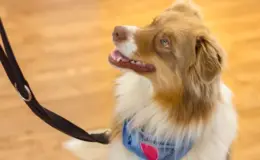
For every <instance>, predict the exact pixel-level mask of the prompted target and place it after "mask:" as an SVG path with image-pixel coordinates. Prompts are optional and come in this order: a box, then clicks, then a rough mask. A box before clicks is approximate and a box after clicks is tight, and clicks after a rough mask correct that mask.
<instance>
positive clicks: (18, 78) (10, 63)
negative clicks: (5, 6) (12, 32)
mask: <svg viewBox="0 0 260 160" xmlns="http://www.w3.org/2000/svg"><path fill="white" fill-rule="evenodd" d="M0 34H1V38H2V42H3V45H4V48H3V47H2V46H1V45H0V60H1V63H2V65H3V67H4V70H5V72H6V74H7V76H8V78H9V80H10V81H11V83H12V85H13V86H14V87H15V89H16V90H17V91H18V93H19V94H20V96H21V97H22V99H23V100H24V102H25V103H26V104H27V105H28V107H29V108H30V109H31V110H32V112H33V113H35V114H36V115H37V116H38V117H39V118H40V119H42V120H43V121H44V122H46V123H47V124H49V125H50V126H52V127H53V128H56V129H57V130H59V131H61V132H63V133H65V134H67V135H69V136H72V137H74V138H76V139H79V140H83V141H88V142H98V143H101V144H108V143H109V132H104V133H98V134H89V133H88V132H86V131H84V130H83V129H81V128H80V127H78V126H76V125H75V124H73V123H71V122H70V121H68V120H66V119H65V118H63V117H61V116H59V115H58V114H56V113H54V112H52V111H50V110H48V109H46V108H44V107H43V106H41V105H40V103H39V102H38V101H37V100H36V98H35V96H34V94H33V92H32V90H31V88H30V85H29V83H28V82H27V81H26V79H25V78H24V76H23V73H22V71H21V69H20V67H19V65H18V63H17V61H16V58H15V56H14V54H13V51H12V48H11V45H10V43H9V41H8V38H7V35H6V31H5V29H4V26H3V23H2V20H1V18H0Z"/></svg>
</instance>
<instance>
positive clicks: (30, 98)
mask: <svg viewBox="0 0 260 160" xmlns="http://www.w3.org/2000/svg"><path fill="white" fill-rule="evenodd" d="M14 86H15V89H16V91H17V92H18V93H19V95H20V97H21V98H22V99H23V100H24V101H26V102H30V101H31V100H32V93H31V91H30V89H29V87H28V86H27V85H24V89H25V90H26V92H27V95H28V98H24V97H23V96H22V95H21V93H20V92H19V91H18V89H17V84H16V83H15V84H14Z"/></svg>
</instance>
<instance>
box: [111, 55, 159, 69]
mask: <svg viewBox="0 0 260 160" xmlns="http://www.w3.org/2000/svg"><path fill="white" fill-rule="evenodd" d="M109 62H110V63H112V64H113V65H115V66H117V67H119V68H127V69H131V70H134V71H136V72H154V71H155V67H154V66H153V65H152V64H145V63H143V62H141V61H137V60H132V59H130V58H128V57H126V56H124V55H123V54H122V53H121V52H120V51H118V50H114V51H112V52H111V53H110V55H109Z"/></svg>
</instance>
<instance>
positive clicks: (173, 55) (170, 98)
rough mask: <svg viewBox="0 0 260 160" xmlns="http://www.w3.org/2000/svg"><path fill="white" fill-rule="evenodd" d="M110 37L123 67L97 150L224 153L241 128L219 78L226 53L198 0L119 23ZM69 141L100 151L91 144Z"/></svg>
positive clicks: (166, 155) (147, 156) (175, 159)
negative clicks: (139, 23)
mask: <svg viewBox="0 0 260 160" xmlns="http://www.w3.org/2000/svg"><path fill="white" fill-rule="evenodd" d="M113 42H114V44H115V50H114V51H112V53H111V54H110V55H109V58H108V59H109V62H110V63H111V64H112V65H113V66H115V67H116V68H119V69H120V70H121V71H122V75H121V76H120V77H119V78H118V79H117V81H116V109H115V115H114V119H113V124H112V127H111V128H112V133H111V139H110V144H109V145H108V146H99V147H97V148H95V149H96V151H97V153H98V154H95V155H96V156H97V157H95V158H96V159H109V160H140V159H141V160H226V158H227V155H228V154H229V149H230V147H231V145H232V143H233V141H234V139H235V137H236V133H237V114H236V111H235V108H234V106H233V103H232V96H233V94H232V91H231V90H230V89H229V88H228V87H227V86H226V85H225V84H224V82H223V81H222V80H221V73H222V72H223V69H224V67H225V62H226V53H225V51H224V49H223V48H222V47H221V45H220V44H219V43H218V42H217V40H216V39H215V38H214V36H213V34H212V33H211V32H210V30H209V29H208V28H207V26H206V25H205V24H204V22H203V17H202V15H201V14H200V11H199V9H198V7H197V6H196V5H195V4H194V3H193V2H191V1H185V0H179V1H176V2H174V3H173V4H172V5H171V6H170V7H168V8H167V9H165V10H164V11H163V12H162V13H161V14H160V15H158V16H156V17H155V18H154V19H153V21H152V22H151V23H149V24H148V25H147V26H144V27H141V28H139V27H136V26H116V27H115V29H114V31H113ZM95 145H98V144H95ZM66 147H67V148H68V149H69V150H71V151H72V152H74V153H75V154H77V155H78V156H79V157H80V158H81V159H84V160H89V159H95V158H92V157H91V156H90V155H91V153H93V152H92V151H91V153H90V152H89V151H88V150H89V149H93V148H94V147H93V145H92V144H87V143H84V142H80V141H77V140H71V141H69V142H67V143H66ZM99 151H100V152H99ZM101 151H102V153H101ZM101 155H106V156H105V157H103V158H100V156H101Z"/></svg>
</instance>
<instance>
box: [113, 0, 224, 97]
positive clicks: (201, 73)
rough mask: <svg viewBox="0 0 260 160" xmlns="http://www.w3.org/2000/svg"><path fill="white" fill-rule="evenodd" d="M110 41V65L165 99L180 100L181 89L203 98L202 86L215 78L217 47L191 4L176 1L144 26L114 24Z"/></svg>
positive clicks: (219, 59) (220, 57) (218, 69)
mask: <svg viewBox="0 0 260 160" xmlns="http://www.w3.org/2000/svg"><path fill="white" fill-rule="evenodd" d="M113 41H114V44H115V46H116V49H115V50H114V51H113V52H112V53H111V55H110V57H109V60H110V62H111V63H112V64H113V65H115V66H117V67H119V68H124V69H126V71H128V70H129V69H130V70H131V71H134V72H136V73H137V74H140V75H143V76H145V77H147V78H148V79H150V80H151V82H152V84H153V86H154V89H155V91H156V94H157V95H158V96H159V97H162V96H163V97H164V100H166V101H168V100H170V101H175V100H176V99H180V97H178V96H181V95H182V96H183V94H182V93H183V92H185V91H186V90H189V91H188V92H192V93H191V94H192V96H193V94H194V96H202V95H201V94H208V93H202V92H204V91H205V88H203V86H206V85H210V84H212V83H214V82H216V80H219V77H220V73H221V70H222V65H223V60H224V57H223V56H224V54H223V51H222V48H221V47H220V46H219V45H218V43H217V42H216V41H215V39H214V38H213V36H212V35H211V33H210V32H209V30H208V28H207V27H206V26H205V25H204V23H203V20H202V17H201V16H200V13H199V11H198V10H197V9H196V7H195V6H194V4H192V3H191V2H185V1H180V2H179V1H177V2H176V3H174V4H173V5H172V6H170V7H169V8H167V9H166V10H165V11H163V12H162V13H161V14H160V15H159V16H157V17H155V18H154V20H153V21H152V22H151V23H150V24H148V25H147V26H145V27H141V28H138V27H135V26H117V27H115V29H114V32H113ZM169 95H170V97H169ZM174 95H175V96H174ZM174 97H175V98H174ZM202 97H203V96H202ZM164 100H163V101H164Z"/></svg>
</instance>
